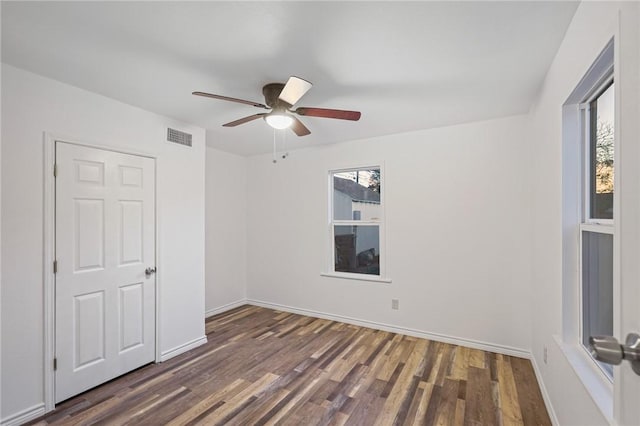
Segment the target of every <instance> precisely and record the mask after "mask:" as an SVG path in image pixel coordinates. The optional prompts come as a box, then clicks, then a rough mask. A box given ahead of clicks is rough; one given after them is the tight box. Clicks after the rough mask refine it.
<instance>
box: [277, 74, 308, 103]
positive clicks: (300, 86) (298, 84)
mask: <svg viewBox="0 0 640 426" xmlns="http://www.w3.org/2000/svg"><path fill="white" fill-rule="evenodd" d="M311 86H313V84H311V83H310V82H308V81H307V80H303V79H301V78H299V77H295V76H291V77H289V80H287V84H285V85H284V87H283V88H282V92H280V96H278V99H280V100H281V101H284V102H286V103H288V104H289V105H295V104H296V102H298V101H299V100H300V98H301V97H302V96H304V94H305V93H307V92H308V91H309V89H311Z"/></svg>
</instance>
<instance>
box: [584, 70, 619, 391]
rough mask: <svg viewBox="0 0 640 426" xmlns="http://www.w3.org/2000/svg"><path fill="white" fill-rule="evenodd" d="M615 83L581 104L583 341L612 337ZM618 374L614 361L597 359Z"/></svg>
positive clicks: (607, 370) (609, 372) (606, 369)
mask: <svg viewBox="0 0 640 426" xmlns="http://www.w3.org/2000/svg"><path fill="white" fill-rule="evenodd" d="M613 94H614V83H613V79H612V77H609V78H607V79H606V80H605V82H604V84H602V85H601V86H600V87H599V88H598V89H597V90H596V91H595V92H594V94H593V95H592V96H591V97H589V98H587V99H586V102H584V103H582V104H581V110H582V111H583V112H582V120H583V124H584V126H583V128H584V138H583V153H584V161H583V164H584V173H583V175H584V176H583V182H584V184H583V186H584V195H583V212H582V216H583V219H582V223H581V224H580V244H579V250H580V257H579V258H580V262H581V268H580V269H581V270H580V292H581V298H580V299H581V301H580V304H581V318H580V321H581V327H580V330H581V333H580V342H581V344H582V345H583V346H584V347H585V348H588V347H589V336H596V335H607V336H611V335H613V262H614V261H613V241H614V232H613V229H614V228H613V208H614V204H613V197H614V170H615V169H614V162H613V153H614V149H615V138H614V136H615V135H614V112H615V111H614V96H613ZM598 364H599V366H600V368H601V369H602V370H603V371H604V372H605V373H606V374H607V376H609V377H610V378H611V377H613V368H612V366H611V365H608V364H602V363H598Z"/></svg>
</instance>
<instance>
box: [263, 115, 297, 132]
mask: <svg viewBox="0 0 640 426" xmlns="http://www.w3.org/2000/svg"><path fill="white" fill-rule="evenodd" d="M264 121H266V122H267V124H268V125H269V126H271V127H273V128H274V129H278V130H282V129H287V128H289V127H291V125H292V124H293V117H291V116H290V115H288V114H285V113H282V112H276V113H271V114H267V115H265V116H264Z"/></svg>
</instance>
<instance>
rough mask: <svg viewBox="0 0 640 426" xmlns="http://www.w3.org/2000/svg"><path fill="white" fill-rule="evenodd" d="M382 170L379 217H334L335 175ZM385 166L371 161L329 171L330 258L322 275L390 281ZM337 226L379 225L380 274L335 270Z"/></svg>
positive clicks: (328, 231) (328, 217)
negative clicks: (348, 218)
mask: <svg viewBox="0 0 640 426" xmlns="http://www.w3.org/2000/svg"><path fill="white" fill-rule="evenodd" d="M374 169H377V170H380V187H381V188H382V191H381V193H380V215H379V217H378V218H377V219H369V220H354V219H351V220H344V219H339V220H336V219H334V217H333V215H334V208H333V207H334V181H333V176H334V175H335V174H337V173H344V172H353V171H358V170H374ZM385 177H386V173H385V167H384V164H383V162H371V163H366V164H364V165H356V166H347V167H340V168H333V169H329V170H328V172H327V182H328V185H327V187H328V194H327V195H328V202H327V206H328V209H327V219H328V220H327V235H328V239H329V244H328V248H329V250H328V252H329V253H328V259H327V267H326V270H327V271H328V272H326V273H322V274H321V275H322V276H327V277H335V278H346V279H353V280H361V281H373V282H383V283H390V282H391V280H390V279H389V278H388V276H387V251H386V212H385V206H386V202H385V199H386V192H387V188H386V182H385ZM336 226H378V233H379V256H378V257H379V268H380V273H379V274H378V275H374V274H362V273H357V272H342V271H336V270H335V250H336V247H335V227H336Z"/></svg>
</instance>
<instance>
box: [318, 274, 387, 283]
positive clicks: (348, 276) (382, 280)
mask: <svg viewBox="0 0 640 426" xmlns="http://www.w3.org/2000/svg"><path fill="white" fill-rule="evenodd" d="M320 276H321V277H329V278H342V279H345V280H356V281H371V282H374V283H387V284H388V283H391V280H390V279H386V278H380V277H378V276H375V275H371V276H366V275H365V274H339V273H335V272H321V273H320Z"/></svg>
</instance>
